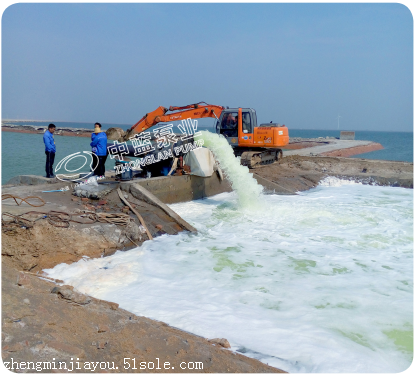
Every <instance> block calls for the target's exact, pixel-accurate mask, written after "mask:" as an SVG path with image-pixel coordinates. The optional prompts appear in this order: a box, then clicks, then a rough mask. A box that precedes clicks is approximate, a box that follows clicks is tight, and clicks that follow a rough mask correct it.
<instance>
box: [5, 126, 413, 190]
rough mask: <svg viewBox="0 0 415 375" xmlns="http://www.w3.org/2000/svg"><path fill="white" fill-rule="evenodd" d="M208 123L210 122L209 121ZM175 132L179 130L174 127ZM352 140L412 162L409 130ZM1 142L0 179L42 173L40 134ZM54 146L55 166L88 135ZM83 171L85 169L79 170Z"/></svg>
mask: <svg viewBox="0 0 415 375" xmlns="http://www.w3.org/2000/svg"><path fill="white" fill-rule="evenodd" d="M201 122H202V123H201V124H200V125H199V128H198V129H199V130H206V131H210V132H213V133H214V132H215V129H214V127H213V125H212V124H209V121H206V120H204V122H203V121H201ZM210 122H211V121H210ZM3 123H11V124H15V125H32V126H47V125H49V123H50V122H47V121H13V122H10V121H3ZM54 124H55V125H56V126H57V128H59V127H70V128H84V129H92V128H93V124H92V123H82V122H54ZM102 125H103V127H102V128H103V130H106V129H108V128H110V127H120V128H121V129H124V130H127V129H129V128H130V127H131V125H132V124H130V125H128V124H104V123H103V124H102ZM175 126H177V125H175ZM175 130H176V131H177V133H180V132H179V130H178V129H177V128H176V129H175ZM289 132H290V136H291V137H302V138H318V137H323V138H326V137H339V136H340V131H339V130H306V129H290V130H289ZM355 138H356V140H369V141H374V142H378V143H380V144H382V146H383V147H384V149H383V150H379V151H372V152H369V153H365V154H360V155H356V156H354V158H366V159H381V160H398V161H406V162H413V132H410V133H409V132H372V131H370V132H369V131H356V135H355ZM1 140H2V145H1V159H2V165H1V181H2V184H5V183H7V181H9V180H10V179H11V178H12V177H14V176H18V175H24V174H35V175H42V176H43V175H46V173H45V153H44V144H43V140H42V135H41V134H27V133H13V132H2V137H1ZM55 143H56V147H57V153H56V159H55V166H56V165H57V163H58V162H59V161H60V160H62V159H63V158H65V157H66V156H68V155H71V154H73V153H75V152H78V151H90V150H91V147H90V145H89V143H90V140H89V138H85V137H68V136H59V135H55ZM114 165H115V163H114V161H113V160H111V159H110V158H108V159H107V163H106V169H107V170H108V169H111V168H114ZM80 171H82V172H87V171H88V170H87V169H84V170H80Z"/></svg>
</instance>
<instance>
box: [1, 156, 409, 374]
mask: <svg viewBox="0 0 415 375" xmlns="http://www.w3.org/2000/svg"><path fill="white" fill-rule="evenodd" d="M251 173H254V176H255V177H256V178H257V179H258V181H259V182H261V181H262V183H263V184H264V186H265V190H266V192H268V193H271V192H273V193H278V194H294V193H295V192H297V191H303V190H307V189H310V188H312V187H315V186H316V185H317V184H318V183H319V181H320V180H321V179H322V178H324V177H326V176H337V177H342V178H349V179H354V180H356V181H362V182H363V183H367V184H379V185H388V186H402V187H407V188H412V187H413V164H412V163H404V162H392V161H379V160H367V159H347V158H336V157H300V156H289V157H284V158H283V159H282V160H281V161H280V162H279V163H278V164H272V165H269V166H264V167H261V168H258V169H255V170H253V171H251ZM64 184H65V183H58V184H53V185H47V188H48V190H49V189H51V186H53V188H54V189H55V188H56V189H59V188H61V187H62V186H64ZM61 185H62V186H61ZM45 187H46V186H45V185H43V186H18V187H3V191H2V193H3V194H4V193H10V192H15V194H16V195H19V196H27V195H36V196H41V197H42V198H43V199H45V201H46V202H47V204H46V205H45V206H43V207H39V208H32V207H30V206H28V205H27V204H26V203H23V204H22V205H21V206H17V205H16V204H15V203H14V201H13V200H6V201H3V202H2V212H3V213H4V212H12V213H14V214H20V213H23V212H26V211H28V210H34V211H38V212H43V211H50V210H58V211H62V210H69V211H71V212H73V211H75V210H76V209H89V210H93V211H94V212H120V213H121V212H124V213H128V215H131V217H132V218H133V219H134V220H135V222H136V224H137V225H138V224H139V223H138V221H137V219H136V218H135V216H134V215H133V214H132V213H131V212H130V211H129V210H128V209H127V210H126V209H125V208H124V205H123V203H122V202H121V201H120V199H119V197H118V196H117V194H116V191H113V192H111V193H110V194H109V195H107V196H106V197H105V198H104V199H102V201H101V202H100V201H92V200H81V199H80V198H75V197H73V196H72V195H71V192H70V191H67V192H59V193H42V189H45ZM129 199H131V197H130V198H129ZM103 201H105V202H103ZM132 203H133V204H134V206H135V207H136V208H137V209H138V210H139V211H140V213H141V214H142V216H143V217H144V219H145V221H146V222H147V223H148V226H149V230H150V232H151V234H152V235H153V236H157V235H161V234H164V233H168V234H171V235H173V234H175V233H178V232H179V231H180V230H181V228H180V227H178V226H177V224H175V223H173V222H171V220H170V219H169V218H168V217H167V216H166V215H165V214H164V213H163V212H161V211H157V210H156V209H155V208H154V207H153V206H151V205H149V204H147V203H144V202H141V201H137V200H136V201H133V200H132ZM34 215H35V214H34ZM169 220H170V221H169ZM130 236H132V234H130ZM146 239H147V237H146V236H145V235H143V236H141V237H140V238H135V241H136V242H137V244H140V243H142V242H143V241H145V240H146ZM131 247H133V243H132V242H131V241H130V239H129V238H128V237H127V236H126V232H125V230H124V228H123V227H119V226H117V225H113V224H103V223H94V224H75V223H71V224H70V227H69V228H58V227H56V226H53V225H51V224H50V223H49V222H47V221H46V220H43V219H40V220H38V221H37V222H36V224H35V225H34V226H33V227H32V228H28V229H25V228H22V227H17V228H14V229H12V230H4V228H3V230H2V357H3V361H4V362H11V361H14V362H22V361H25V362H28V361H33V362H38V361H42V362H45V361H52V362H53V363H55V365H54V366H58V369H56V367H52V369H48V370H46V372H64V371H63V370H62V369H61V370H59V364H58V362H59V361H61V362H62V363H66V366H67V368H70V367H69V366H71V363H73V365H74V371H75V372H90V370H88V369H86V368H85V364H86V363H89V362H91V361H92V362H104V361H105V362H108V363H109V364H110V366H112V365H111V363H112V362H114V366H112V367H114V368H113V369H112V368H111V369H108V368H107V369H102V368H101V369H100V370H99V371H95V372H176V373H177V372H219V373H222V372H278V371H280V370H278V369H276V368H272V367H269V366H267V365H266V364H263V363H261V362H259V361H256V360H254V359H250V358H247V357H245V356H242V355H239V354H235V353H233V352H231V351H229V350H227V349H226V348H224V347H222V346H221V345H220V344H218V343H216V344H215V343H212V342H209V341H208V340H207V339H206V338H202V337H198V336H195V335H192V334H190V333H186V332H183V331H181V330H178V329H175V328H173V327H170V326H168V325H166V324H164V323H162V322H157V321H153V320H150V319H147V318H145V317H138V316H135V315H134V314H132V313H129V312H128V311H125V310H122V309H120V308H118V306H117V305H116V304H114V303H110V302H105V301H100V300H97V299H94V298H92V297H89V296H86V295H83V294H80V293H77V292H76V291H74V290H73V289H72V288H71V287H69V286H62V285H61V283H58V282H53V281H47V280H45V279H40V278H39V277H38V276H35V275H33V274H31V273H36V272H39V275H41V274H42V271H41V270H42V269H45V268H51V267H54V266H55V265H57V264H59V263H62V262H65V263H71V262H75V261H79V260H80V259H82V257H83V256H88V257H100V256H106V255H110V254H112V253H113V252H114V251H116V250H117V249H123V250H128V249H129V248H131ZM28 272H29V273H28ZM208 339H214V338H208ZM222 344H224V345H225V346H226V342H225V341H223V342H222ZM71 358H73V360H71ZM77 358H79V360H78V359H77ZM124 358H130V360H127V362H128V363H129V365H130V368H128V369H127V368H126V367H127V366H128V365H127V364H124V361H125V359H124ZM133 358H135V359H136V364H137V365H136V367H137V369H135V370H134V369H133V368H132V367H133V366H132V359H133ZM157 358H159V361H160V363H162V365H161V367H162V368H160V369H158V368H154V369H151V368H150V369H149V368H148V367H146V368H145V369H140V367H139V366H138V363H139V362H146V363H150V362H153V363H155V362H156V361H157ZM75 361H76V362H79V365H77V364H76V362H75ZM167 362H169V365H168V367H169V368H167V367H164V368H163V364H164V363H167ZM189 363H198V365H197V366H199V367H200V366H202V367H203V368H202V367H200V368H195V367H194V366H195V365H188V364H189ZM199 363H201V365H200V364H199ZM181 364H182V367H181V368H180V365H181ZM62 366H63V365H62ZM166 366H167V365H166ZM183 366H187V367H186V368H184V367H183ZM191 366H193V368H190V367H191ZM76 367H80V369H77V368H76ZM115 367H118V369H116V368H115ZM173 367H174V368H173ZM54 368H55V369H54ZM21 371H25V370H21ZM31 372H33V371H31Z"/></svg>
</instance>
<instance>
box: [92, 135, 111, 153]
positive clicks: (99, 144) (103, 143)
mask: <svg viewBox="0 0 415 375" xmlns="http://www.w3.org/2000/svg"><path fill="white" fill-rule="evenodd" d="M91 141H92V142H91V147H92V152H93V153H94V154H95V155H97V156H105V155H107V135H106V134H105V132H101V133H98V134H97V133H92V134H91Z"/></svg>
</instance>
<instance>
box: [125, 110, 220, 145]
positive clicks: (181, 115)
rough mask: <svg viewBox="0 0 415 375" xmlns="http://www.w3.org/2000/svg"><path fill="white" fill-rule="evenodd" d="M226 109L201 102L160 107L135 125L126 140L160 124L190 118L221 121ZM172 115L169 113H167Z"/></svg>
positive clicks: (126, 135) (127, 134) (127, 133)
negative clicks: (207, 118)
mask: <svg viewBox="0 0 415 375" xmlns="http://www.w3.org/2000/svg"><path fill="white" fill-rule="evenodd" d="M224 109H225V107H222V106H219V105H212V104H207V103H205V102H200V103H196V104H189V105H187V106H184V107H170V108H168V109H167V108H165V107H158V108H157V109H156V110H154V111H153V112H149V113H147V114H146V115H145V116H144V117H143V118H142V119H141V120H139V121H138V122H137V123H135V124H134V125H133V126H132V127H131V128H130V129H129V130H128V131H127V132H126V134H125V136H124V139H125V140H128V139H129V138H131V137H132V136H133V135H134V134H137V133H141V132H143V131H144V130H146V129H148V128H151V127H152V126H154V125H157V124H158V123H160V122H170V121H180V120H186V119H188V118H192V119H196V118H206V117H213V118H216V119H219V117H220V115H221V113H222V111H223V110H224ZM169 111H170V112H172V113H167V112H169ZM175 111H176V112H175Z"/></svg>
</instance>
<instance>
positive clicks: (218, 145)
mask: <svg viewBox="0 0 415 375" xmlns="http://www.w3.org/2000/svg"><path fill="white" fill-rule="evenodd" d="M200 133H201V138H203V141H204V146H206V147H207V148H209V150H211V151H212V153H213V155H214V156H215V159H216V160H217V161H218V162H219V164H220V168H221V169H222V170H223V172H224V174H225V176H226V177H227V178H228V180H229V181H230V183H231V186H232V189H233V190H234V191H235V192H236V194H237V195H238V203H239V206H240V207H241V208H254V207H256V206H258V204H259V203H260V200H261V198H260V197H261V193H262V191H263V187H262V185H259V184H258V182H257V181H256V180H255V178H254V177H253V175H252V173H249V169H248V167H245V166H243V165H241V160H240V158H239V157H235V155H234V153H233V149H232V147H231V146H230V144H229V143H228V141H227V140H226V138H225V137H224V136H223V135H219V134H216V133H211V132H208V131H201V132H200Z"/></svg>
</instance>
